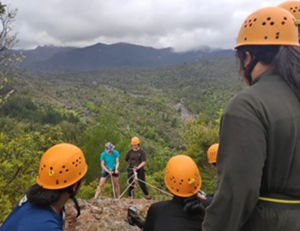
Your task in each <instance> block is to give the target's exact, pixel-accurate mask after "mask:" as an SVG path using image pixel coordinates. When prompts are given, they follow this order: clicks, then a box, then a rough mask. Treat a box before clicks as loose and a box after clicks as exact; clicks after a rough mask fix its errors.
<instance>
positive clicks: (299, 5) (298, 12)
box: [279, 1, 300, 25]
mask: <svg viewBox="0 0 300 231" xmlns="http://www.w3.org/2000/svg"><path fill="white" fill-rule="evenodd" d="M279 7H281V8H283V9H286V10H287V11H289V12H290V13H292V15H294V17H295V18H296V24H297V25H300V2H299V1H287V2H284V3H281V4H280V5H279Z"/></svg>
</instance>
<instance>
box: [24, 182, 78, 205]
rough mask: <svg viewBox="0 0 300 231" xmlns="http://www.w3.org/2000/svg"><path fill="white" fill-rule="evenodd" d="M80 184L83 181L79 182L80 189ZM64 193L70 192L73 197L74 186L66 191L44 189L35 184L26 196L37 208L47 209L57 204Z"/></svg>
mask: <svg viewBox="0 0 300 231" xmlns="http://www.w3.org/2000/svg"><path fill="white" fill-rule="evenodd" d="M80 184H81V180H80V181H78V186H77V187H79V186H80ZM63 192H68V193H69V194H70V195H71V197H73V196H74V191H73V185H71V186H69V187H67V188H64V189H58V190H49V189H44V188H43V187H41V186H39V185H38V184H35V185H33V186H31V187H30V188H29V189H28V191H27V192H26V196H27V199H28V201H30V202H31V203H32V204H34V205H35V206H37V207H42V208H45V207H49V206H50V205H52V204H54V203H55V202H57V201H58V200H59V199H60V196H61V194H62V193H63Z"/></svg>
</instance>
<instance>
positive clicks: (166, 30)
mask: <svg viewBox="0 0 300 231" xmlns="http://www.w3.org/2000/svg"><path fill="white" fill-rule="evenodd" d="M279 3H280V2H279V1H274V0H269V1H259V0H241V1H236V0H211V1H204V0H189V1H187V0H109V1H104V0H89V1H86V2H83V1H79V0H51V1H41V0H26V1H24V0H7V1H6V2H4V4H9V5H10V6H11V7H12V8H17V9H18V15H17V18H16V21H15V24H14V29H15V31H16V32H18V38H19V40H20V42H19V44H18V46H19V47H20V48H34V47H36V46H38V45H56V46H88V45H92V44H94V43H98V42H102V43H109V44H110V43H116V42H128V43H134V44H139V45H145V46H153V47H156V48H164V47H173V48H174V49H175V50H176V51H186V50H193V49H197V48H199V47H202V46H210V47H215V48H232V47H233V46H234V43H235V38H236V35H237V33H238V30H239V27H240V25H241V23H242V22H243V20H244V19H245V18H246V17H247V15H248V14H250V13H251V12H252V11H254V10H256V9H259V8H261V7H265V6H276V5H278V4H279Z"/></svg>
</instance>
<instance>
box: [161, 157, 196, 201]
mask: <svg viewBox="0 0 300 231" xmlns="http://www.w3.org/2000/svg"><path fill="white" fill-rule="evenodd" d="M165 183H166V186H167V188H168V189H169V191H170V192H171V193H173V194H174V195H176V196H180V197H190V196H193V195H195V194H196V193H197V192H198V191H199V189H200V187H201V176H200V173H199V169H198V167H197V165H196V163H195V162H194V161H193V159H192V158H191V157H189V156H185V155H178V156H173V157H172V158H171V159H170V160H169V162H168V164H167V167H166V175H165Z"/></svg>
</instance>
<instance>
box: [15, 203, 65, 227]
mask: <svg viewBox="0 0 300 231" xmlns="http://www.w3.org/2000/svg"><path fill="white" fill-rule="evenodd" d="M31 207H32V208H31V209H30V211H31V212H30V213H29V214H28V217H27V218H26V219H22V220H21V224H20V227H24V230H30V231H40V230H43V231H60V230H62V228H63V221H62V219H61V218H59V217H58V216H57V215H56V214H54V212H52V211H50V209H43V208H37V207H35V206H31ZM24 218H25V217H24ZM28 220H34V221H35V222H28ZM25 227H26V228H25ZM22 230H23V229H22Z"/></svg>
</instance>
